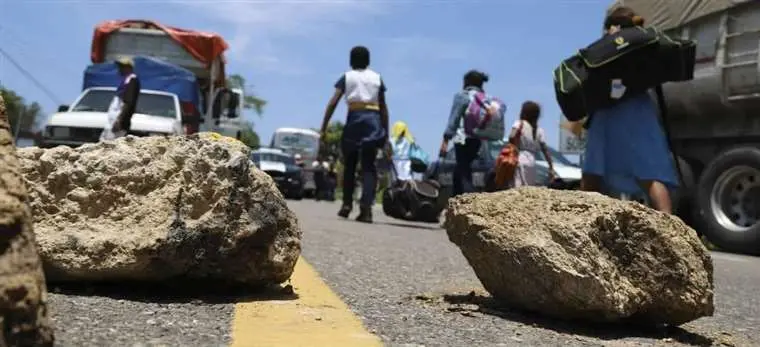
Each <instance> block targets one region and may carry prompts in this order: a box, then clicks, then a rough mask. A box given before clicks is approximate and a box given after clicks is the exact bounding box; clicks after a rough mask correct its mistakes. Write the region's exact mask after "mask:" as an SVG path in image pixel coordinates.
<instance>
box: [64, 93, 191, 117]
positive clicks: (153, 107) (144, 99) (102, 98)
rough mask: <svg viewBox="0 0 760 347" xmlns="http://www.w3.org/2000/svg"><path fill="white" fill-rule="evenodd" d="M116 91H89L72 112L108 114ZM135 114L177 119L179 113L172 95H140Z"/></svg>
mask: <svg viewBox="0 0 760 347" xmlns="http://www.w3.org/2000/svg"><path fill="white" fill-rule="evenodd" d="M114 95H116V91H115V90H89V91H87V93H86V94H85V95H84V96H83V97H82V99H80V100H79V102H78V103H77V104H76V105H74V107H73V108H72V109H71V111H91V112H108V106H110V105H111V101H113V97H114ZM135 113H142V114H147V115H151V116H159V117H166V118H175V117H176V116H177V111H176V108H175V104H174V98H173V97H172V96H170V95H160V94H147V93H140V96H139V97H138V99H137V109H136V110H135Z"/></svg>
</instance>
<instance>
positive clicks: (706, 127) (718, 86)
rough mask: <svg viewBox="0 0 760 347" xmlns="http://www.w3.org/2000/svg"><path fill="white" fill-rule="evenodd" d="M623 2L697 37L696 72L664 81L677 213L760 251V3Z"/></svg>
mask: <svg viewBox="0 0 760 347" xmlns="http://www.w3.org/2000/svg"><path fill="white" fill-rule="evenodd" d="M617 5H625V6H629V7H631V8H632V9H633V10H634V11H636V12H637V13H639V14H640V15H641V16H642V17H644V18H646V19H647V20H648V21H649V23H650V24H651V25H655V26H657V27H659V28H660V29H662V30H664V31H665V32H667V33H669V34H671V35H673V36H676V37H681V38H685V39H693V40H696V41H697V64H696V67H695V71H694V79H693V80H692V81H689V82H683V83H668V84H666V85H664V86H663V89H664V94H665V99H666V105H667V109H668V119H667V125H668V130H669V133H670V135H671V140H672V143H673V152H674V153H675V155H676V156H677V160H678V163H679V165H680V167H681V176H682V178H683V184H682V188H681V189H680V190H679V191H678V193H677V194H676V195H675V199H674V201H673V202H674V206H675V207H676V213H677V214H678V215H679V216H680V217H681V218H682V219H684V220H685V221H686V222H687V223H689V224H691V225H692V226H693V227H694V228H695V229H696V230H698V231H701V232H703V233H704V235H705V236H706V237H707V238H708V239H709V240H710V242H712V243H713V244H715V245H717V246H718V247H719V248H721V249H723V250H726V251H731V252H741V253H754V254H758V253H760V60H759V57H760V45H758V42H760V2H758V1H748V0H744V1H741V0H736V1H697V0H688V1H687V0H684V1H659V0H638V1H626V0H618V1H616V2H615V3H614V4H613V6H612V7H614V6H617ZM612 7H611V8H610V9H612Z"/></svg>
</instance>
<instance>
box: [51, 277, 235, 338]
mask: <svg viewBox="0 0 760 347" xmlns="http://www.w3.org/2000/svg"><path fill="white" fill-rule="evenodd" d="M48 288H49V290H50V291H51V294H50V296H49V301H50V307H51V312H52V316H53V321H54V324H55V328H56V332H55V333H56V335H55V338H56V346H72V347H73V346H77V347H79V346H226V345H227V344H228V343H229V341H230V327H231V325H230V322H231V318H232V313H233V310H234V304H233V303H232V302H234V300H235V299H234V298H219V297H205V298H204V297H203V295H187V294H182V296H177V295H176V294H172V293H176V291H170V290H168V289H167V290H164V289H156V288H145V287H142V286H137V285H123V286H119V287H114V286H92V285H80V286H67V287H65V288H61V287H58V286H55V285H49V287H48Z"/></svg>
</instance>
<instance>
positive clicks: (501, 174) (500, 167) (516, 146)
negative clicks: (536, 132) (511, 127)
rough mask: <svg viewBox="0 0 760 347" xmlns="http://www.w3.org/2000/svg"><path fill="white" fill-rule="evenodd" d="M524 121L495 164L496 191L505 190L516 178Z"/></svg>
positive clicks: (502, 149)
mask: <svg viewBox="0 0 760 347" xmlns="http://www.w3.org/2000/svg"><path fill="white" fill-rule="evenodd" d="M523 124H524V123H523V121H522V120H521V121H520V125H518V126H517V134H516V135H515V136H514V137H513V138H510V139H509V142H507V144H506V145H504V147H502V148H501V151H500V152H499V156H498V157H496V163H495V164H494V183H496V189H497V190H498V189H503V188H504V187H505V186H506V185H507V183H508V182H510V181H511V180H512V179H513V178H514V177H515V171H516V170H517V165H518V164H519V161H520V138H521V137H522V130H523Z"/></svg>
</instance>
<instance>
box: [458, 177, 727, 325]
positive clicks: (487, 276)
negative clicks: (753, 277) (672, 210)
mask: <svg viewBox="0 0 760 347" xmlns="http://www.w3.org/2000/svg"><path fill="white" fill-rule="evenodd" d="M445 228H446V231H447V233H448V236H449V239H450V240H451V241H452V242H453V243H454V244H456V245H457V246H459V248H460V249H461V251H462V253H463V254H464V256H465V258H467V261H468V262H469V263H470V265H471V266H472V267H473V269H474V270H475V273H476V275H477V276H478V278H479V279H480V281H481V282H482V283H483V286H484V287H485V289H486V290H488V292H489V293H491V295H492V296H493V297H494V298H495V299H496V300H498V301H501V302H503V303H505V304H507V305H508V306H511V307H514V308H518V309H523V310H527V311H533V312H537V313H540V314H544V315H547V316H550V317H554V318H560V319H582V320H588V321H595V322H619V321H637V322H640V323H645V324H671V325H680V324H683V323H686V322H689V321H692V320H695V319H697V318H700V317H703V316H711V315H712V314H713V310H714V307H713V265H712V259H711V258H710V254H709V252H708V251H707V249H706V248H705V247H704V245H703V244H702V242H700V240H699V238H698V237H697V235H696V233H695V232H694V231H693V230H692V229H690V228H689V227H687V226H686V225H685V224H684V223H683V222H682V221H681V220H680V219H678V218H677V217H674V216H670V215H666V214H664V213H660V212H657V211H654V210H652V209H650V208H648V207H646V206H643V205H641V204H638V203H635V202H626V201H620V200H616V199H612V198H608V197H606V196H603V195H601V194H596V193H586V192H580V191H560V190H551V189H546V188H536V187H526V188H520V189H512V190H508V191H504V192H498V193H491V194H466V195H463V196H459V197H457V198H454V199H452V200H451V201H450V202H449V208H448V212H447V215H446V222H445Z"/></svg>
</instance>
